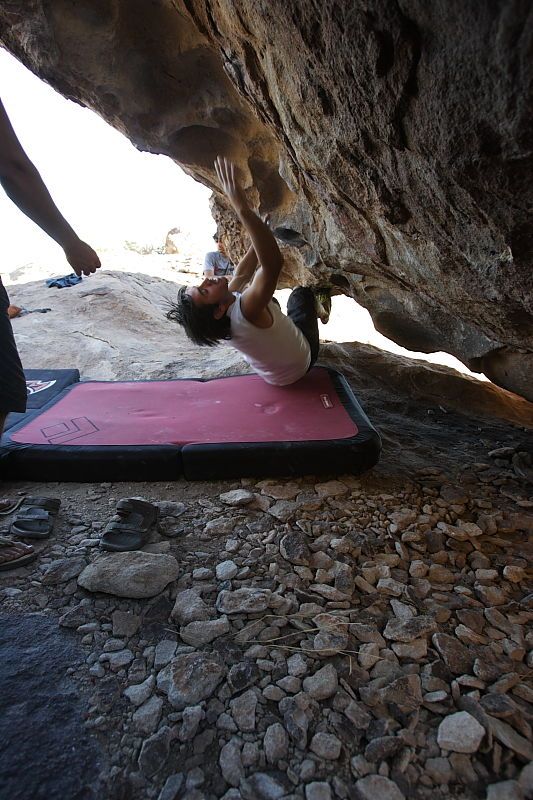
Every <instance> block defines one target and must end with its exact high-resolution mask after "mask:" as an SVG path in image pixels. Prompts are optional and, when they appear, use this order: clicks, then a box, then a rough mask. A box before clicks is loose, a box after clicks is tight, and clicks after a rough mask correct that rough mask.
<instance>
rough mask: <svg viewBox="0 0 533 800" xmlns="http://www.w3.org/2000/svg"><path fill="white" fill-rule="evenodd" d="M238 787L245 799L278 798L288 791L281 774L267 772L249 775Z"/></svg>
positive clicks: (277, 799)
mask: <svg viewBox="0 0 533 800" xmlns="http://www.w3.org/2000/svg"><path fill="white" fill-rule="evenodd" d="M239 788H240V790H241V794H242V796H243V797H244V798H246V800H280V798H281V797H283V796H284V795H286V794H288V792H289V786H288V785H287V781H286V779H284V777H283V776H282V775H281V774H276V775H270V774H269V773H268V772H256V773H255V775H250V777H249V778H247V780H246V781H243V782H242V783H241V784H240V786H239Z"/></svg>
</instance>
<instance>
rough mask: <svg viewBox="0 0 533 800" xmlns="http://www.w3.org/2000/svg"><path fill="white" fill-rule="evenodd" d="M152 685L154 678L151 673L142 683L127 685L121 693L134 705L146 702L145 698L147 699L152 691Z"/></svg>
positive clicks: (153, 685) (153, 684)
mask: <svg viewBox="0 0 533 800" xmlns="http://www.w3.org/2000/svg"><path fill="white" fill-rule="evenodd" d="M154 687H155V678H154V676H153V675H150V676H149V677H148V678H146V680H145V681H143V682H142V683H138V684H137V685H135V686H128V687H127V688H126V689H124V692H123V694H124V696H125V697H127V698H128V700H129V701H130V703H133V705H134V706H140V705H142V704H143V703H144V702H146V700H148V698H149V697H150V695H151V694H152V692H153V691H154Z"/></svg>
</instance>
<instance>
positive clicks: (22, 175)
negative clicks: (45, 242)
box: [0, 101, 100, 275]
mask: <svg viewBox="0 0 533 800" xmlns="http://www.w3.org/2000/svg"><path fill="white" fill-rule="evenodd" d="M0 183H1V184H2V186H3V188H4V190H5V192H6V194H7V196H8V197H9V198H10V200H12V201H13V202H14V203H15V205H16V206H18V208H20V210H21V211H22V212H23V213H24V214H26V216H27V217H29V219H31V220H33V222H35V223H36V224H37V225H38V226H39V227H40V228H42V230H43V231H44V232H45V233H47V234H48V236H50V237H51V238H52V239H54V241H56V242H57V243H58V244H59V245H60V246H61V247H62V248H63V250H64V252H65V256H66V259H67V261H68V262H69V264H70V265H71V267H72V268H73V269H74V271H75V272H76V274H77V275H81V273H83V274H84V275H90V273H91V272H95V271H96V270H97V269H98V267H99V266H100V259H99V258H98V256H97V254H96V253H95V251H94V250H93V249H92V247H90V246H89V245H88V244H86V242H83V241H82V240H81V239H80V238H79V236H77V234H76V233H75V231H74V230H73V229H72V228H71V226H70V225H69V224H68V222H67V221H66V219H65V218H64V217H63V216H62V214H61V213H60V211H59V209H58V208H57V206H56V205H55V203H54V201H53V200H52V197H51V195H50V192H49V191H48V189H47V188H46V186H45V184H44V181H43V179H42V178H41V176H40V175H39V172H38V171H37V169H36V168H35V166H34V165H33V163H32V162H31V161H30V159H29V158H28V156H27V155H26V153H25V151H24V149H23V147H22V145H21V144H20V142H19V140H18V139H17V135H16V133H15V131H14V130H13V127H12V125H11V122H10V121H9V117H8V116H7V113H6V111H5V109H4V106H3V105H2V102H1V101H0Z"/></svg>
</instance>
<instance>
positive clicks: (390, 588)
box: [376, 578, 405, 597]
mask: <svg viewBox="0 0 533 800" xmlns="http://www.w3.org/2000/svg"><path fill="white" fill-rule="evenodd" d="M376 588H377V590H378V592H381V593H382V594H386V595H392V596H393V597H400V595H402V594H403V593H404V591H405V586H404V584H403V583H400V582H399V581H395V580H394V578H380V579H379V581H378V585H377V587H376Z"/></svg>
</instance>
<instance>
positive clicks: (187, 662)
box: [157, 653, 225, 711]
mask: <svg viewBox="0 0 533 800" xmlns="http://www.w3.org/2000/svg"><path fill="white" fill-rule="evenodd" d="M224 673H225V669H224V667H223V666H222V665H221V664H219V662H218V661H216V660H215V659H214V658H213V657H212V656H210V655H206V654H204V653H187V654H185V655H178V656H176V658H174V659H173V660H172V661H171V662H170V664H168V666H166V667H165V669H164V670H162V671H161V672H160V673H159V675H158V677H157V686H158V688H159V689H160V691H164V692H166V693H167V694H168V700H169V702H170V703H171V705H173V706H174V708H176V709H178V711H179V710H181V709H183V708H186V707H187V706H192V705H196V704H197V703H199V702H200V701H201V700H206V699H207V698H208V697H211V695H212V694H213V692H214V691H215V689H216V687H217V686H218V684H219V683H220V681H221V680H222V678H223V677H224Z"/></svg>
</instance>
